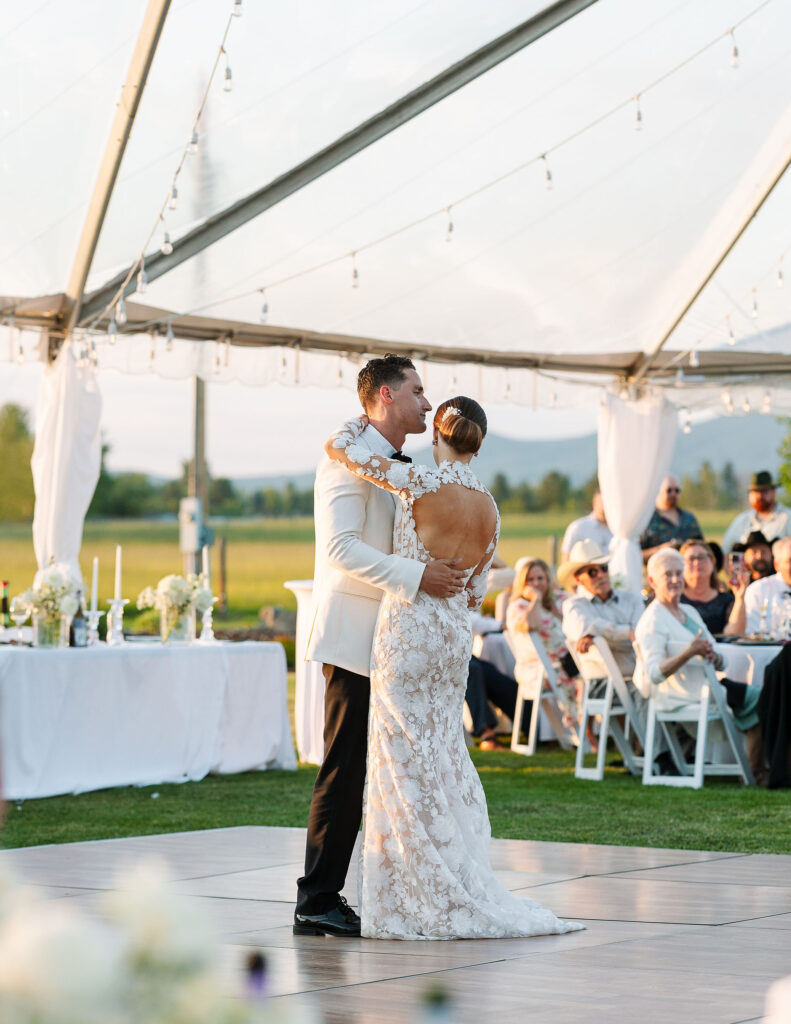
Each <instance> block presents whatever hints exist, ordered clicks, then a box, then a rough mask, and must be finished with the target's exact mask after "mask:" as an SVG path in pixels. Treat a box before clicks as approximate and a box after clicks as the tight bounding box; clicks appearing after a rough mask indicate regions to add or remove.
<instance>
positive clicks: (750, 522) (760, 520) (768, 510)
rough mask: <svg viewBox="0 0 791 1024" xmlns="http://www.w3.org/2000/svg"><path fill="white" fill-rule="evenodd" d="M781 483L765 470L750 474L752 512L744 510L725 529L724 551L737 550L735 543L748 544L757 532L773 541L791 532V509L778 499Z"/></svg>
mask: <svg viewBox="0 0 791 1024" xmlns="http://www.w3.org/2000/svg"><path fill="white" fill-rule="evenodd" d="M776 495H777V485H776V484H775V482H774V480H772V474H771V473H768V472H767V471H766V470H765V469H762V470H761V471H760V472H759V473H753V475H752V476H751V477H750V493H749V502H750V506H751V509H750V511H749V512H740V513H739V515H738V516H736V518H735V519H734V520H733V522H732V523H731V525H730V526H729V527H728V529H727V530H726V531H725V536H724V537H723V538H722V550H723V551H724V552H725V554H726V555H727V554H730V552H731V551H733V546H734V544H744V542H745V541H746V540H747V538H748V536H749V535H750V534H751V533H753V532H760V533H762V534H763V535H764V537H766V539H767V540H768V541H769V543H770V544H771V543H772V541H774V540H777V538H778V537H788V536H789V535H791V508H788V507H787V506H786V505H781V504H780V502H779V501H777V498H776Z"/></svg>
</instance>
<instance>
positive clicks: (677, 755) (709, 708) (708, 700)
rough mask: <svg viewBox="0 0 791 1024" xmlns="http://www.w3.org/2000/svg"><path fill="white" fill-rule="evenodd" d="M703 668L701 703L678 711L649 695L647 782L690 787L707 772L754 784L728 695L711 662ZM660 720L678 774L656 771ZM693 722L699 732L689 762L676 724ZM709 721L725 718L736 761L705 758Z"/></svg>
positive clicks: (725, 726) (645, 775)
mask: <svg viewBox="0 0 791 1024" xmlns="http://www.w3.org/2000/svg"><path fill="white" fill-rule="evenodd" d="M704 671H705V673H706V678H707V680H708V683H707V685H705V686H703V687H702V688H701V695H700V703H697V704H687V705H685V706H684V707H681V708H677V709H676V710H675V711H659V710H658V709H657V707H656V701H655V699H654V697H653V696H652V697H651V698H650V699H649V701H648V725H647V727H646V739H645V759H644V761H643V785H644V786H688V787H689V788H690V789H700V788H701V786H702V785H703V777H704V775H741V777H742V778H743V779H744V781H745V782H746V783H747V785H748V786H754V785H755V778H754V776H753V773H752V769H751V768H750V765H749V762H748V760H747V754H746V752H745V749H744V742H743V740H742V738H741V736H740V735H739V731H738V729H737V728H736V724H735V723H734V721H733V715H732V714H731V710H730V708H729V707H728V703H727V701H726V699H725V691H724V689H723V688H722V686H721V685H720V683H719V680H718V679H717V677H716V675H715V674H714V669H713V668H712V667H711V665H710V664H708V663H707V664H706V666H705V669H704ZM657 722H658V723H659V727H660V729H661V731H662V733H663V735H664V737H665V739H666V740H667V745H668V748H669V749H670V753H671V755H672V758H673V761H674V762H675V764H676V767H677V768H678V769H679V774H678V775H654V741H655V738H656V731H657V729H656V725H657ZM693 722H694V723H695V724H696V725H697V735H696V737H695V760H694V762H693V763H692V764H691V765H690V764H689V762H688V761H687V759H686V758H685V757H684V753H683V751H682V749H681V745H680V743H679V741H678V736H677V735H676V732H675V729H674V728H673V727H674V726H675V725H683V724H684V723H688V724H689V723H693ZM710 722H722V726H723V729H724V731H725V737H726V740H727V743H728V746H729V747H730V749H731V752H732V753H733V758H734V759H733V761H709V762H706V740H707V737H708V727H709V723H710Z"/></svg>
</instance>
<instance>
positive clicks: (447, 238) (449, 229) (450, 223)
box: [445, 206, 453, 242]
mask: <svg viewBox="0 0 791 1024" xmlns="http://www.w3.org/2000/svg"><path fill="white" fill-rule="evenodd" d="M445 213H446V214H447V215H448V225H447V227H446V228H445V241H446V242H452V241H453V219H452V218H451V215H450V207H449V206H446V207H445Z"/></svg>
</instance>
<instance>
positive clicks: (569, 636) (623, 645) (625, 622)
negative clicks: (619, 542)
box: [558, 540, 644, 678]
mask: <svg viewBox="0 0 791 1024" xmlns="http://www.w3.org/2000/svg"><path fill="white" fill-rule="evenodd" d="M607 563H608V556H607V555H605V554H604V553H603V552H602V550H601V548H600V547H599V546H598V544H595V543H594V542H593V541H590V540H584V541H580V542H578V543H577V544H575V545H574V547H573V548H572V549H571V552H570V553H569V557H568V560H567V561H566V562H564V563H563V565H561V567H560V568H559V569H558V580H559V581H560V583H561V584H562V586H564V587H565V588H566V590H569V591H572V592H573V593H574V596H573V597H570V598H569V599H568V600H567V601H566V603H565V604H564V605H563V633H564V634H565V637H566V640H567V641H568V643H569V644H574V648H575V650H576V651H577V652H578V653H580V654H582V655H587V654H588V652H589V651H590V649H591V646H592V644H593V641H594V639H595V638H596V637H598V636H600V637H603V638H604V639H605V640H606V641H607V643H608V644H609V646H610V648H611V649H612V653H613V657H614V658H615V661H616V662H617V664H618V667H619V668H620V670H621V672H622V673H623V675H624V677H625V678H629V677H631V675H632V673H633V672H634V650H633V648H632V638H633V636H634V627H635V626H636V625H637V622H638V620H639V618H640V616H641V615H642V613H643V607H644V605H643V599H642V598H641V597H640V595H639V594H634V593H632V591H630V590H613V588H612V584H611V583H610V573H609V566H608V564H607ZM596 660H597V661H598V658H597V659H596ZM603 674H604V673H603Z"/></svg>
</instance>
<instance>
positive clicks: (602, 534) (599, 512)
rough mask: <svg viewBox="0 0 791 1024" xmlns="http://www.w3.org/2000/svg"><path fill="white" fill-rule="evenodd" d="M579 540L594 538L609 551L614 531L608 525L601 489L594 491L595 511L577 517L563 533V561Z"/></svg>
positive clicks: (561, 551) (602, 547)
mask: <svg viewBox="0 0 791 1024" xmlns="http://www.w3.org/2000/svg"><path fill="white" fill-rule="evenodd" d="M579 540H593V541H595V542H596V543H597V544H598V545H599V547H600V548H601V549H602V551H609V548H610V541H611V540H612V532H611V530H610V528H609V526H608V525H607V519H606V518H605V515H604V503H603V502H602V500H601V491H594V492H593V511H592V512H591V513H590V515H587V516H583V517H582V519H575V520H574V522H573V523H569V525H568V526H567V527H566V532H565V533H564V534H563V541H562V543H561V545H560V553H561V557H562V558H563V561H564V562H565V561H566V559H567V558H568V557H569V552H570V551H571V549H572V548H573V547H574V545H575V544H576V543H577V541H579Z"/></svg>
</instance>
